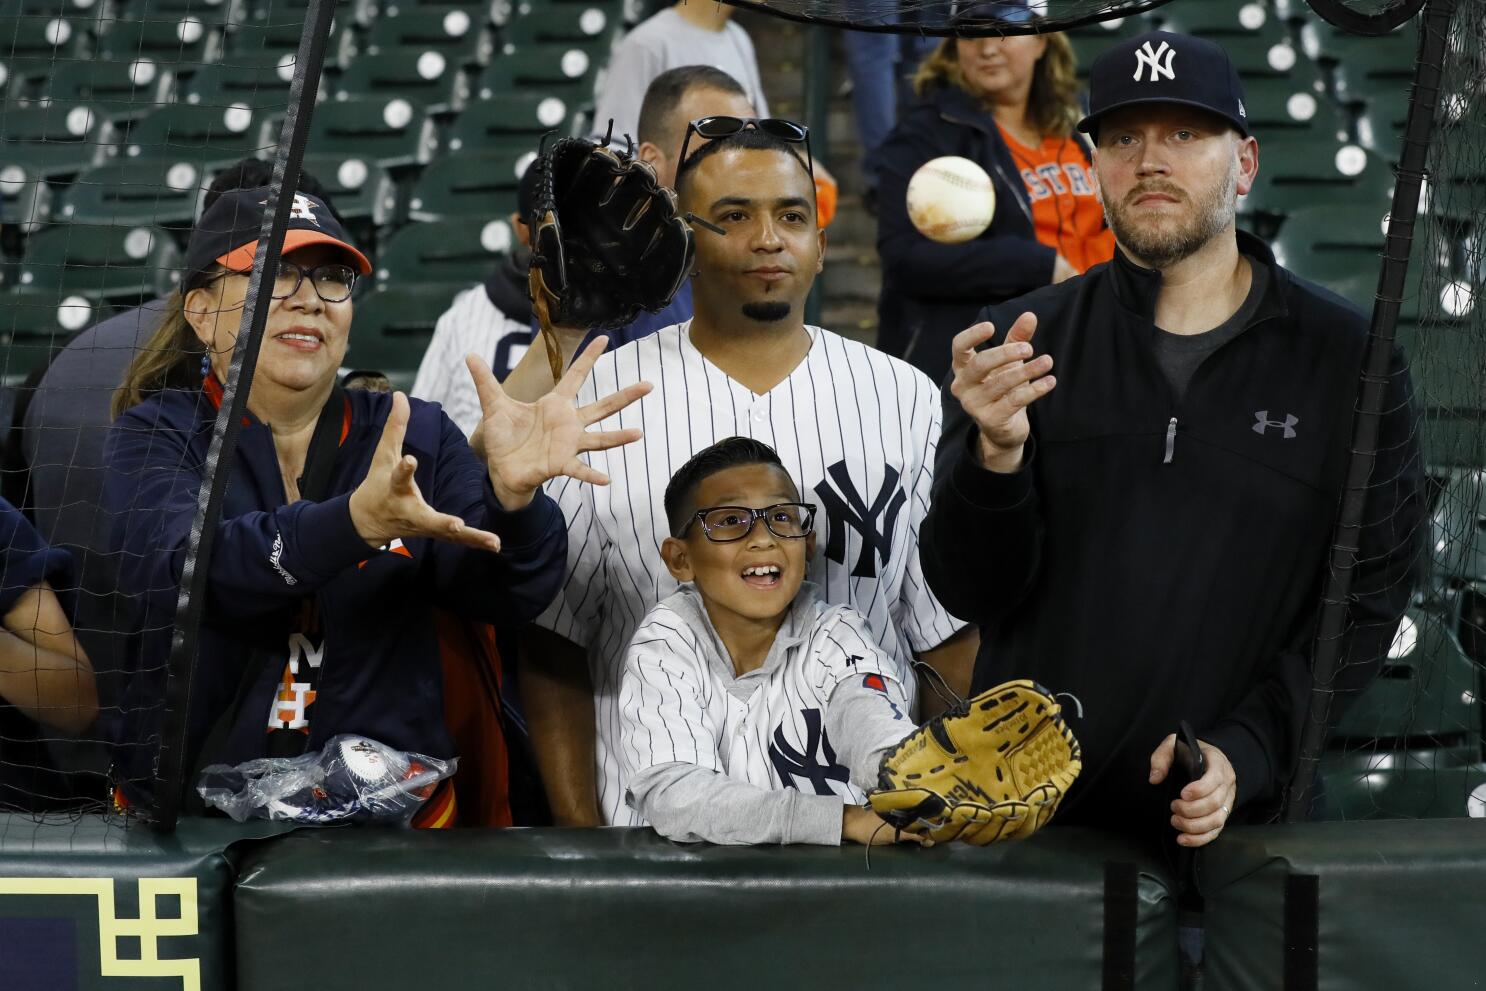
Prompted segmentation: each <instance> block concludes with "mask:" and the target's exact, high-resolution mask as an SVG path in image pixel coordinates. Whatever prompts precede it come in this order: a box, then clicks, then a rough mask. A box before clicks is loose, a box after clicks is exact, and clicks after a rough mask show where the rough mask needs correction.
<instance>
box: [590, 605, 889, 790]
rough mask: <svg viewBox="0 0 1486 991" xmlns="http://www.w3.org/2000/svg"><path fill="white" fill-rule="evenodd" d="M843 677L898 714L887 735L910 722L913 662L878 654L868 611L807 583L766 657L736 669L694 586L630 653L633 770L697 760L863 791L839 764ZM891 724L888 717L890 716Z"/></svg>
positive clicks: (801, 784)
mask: <svg viewBox="0 0 1486 991" xmlns="http://www.w3.org/2000/svg"><path fill="white" fill-rule="evenodd" d="M847 678H858V679H868V684H869V685H870V686H871V687H873V688H875V689H877V690H878V691H880V692H882V693H883V695H884V696H885V697H886V699H887V701H888V704H889V705H890V706H891V707H892V710H893V712H894V713H895V714H897V715H899V716H900V717H901V719H902V729H901V732H899V733H896V734H895V735H894V736H893V737H892V738H891V739H888V740H884V741H883V744H884V745H887V744H891V743H895V742H897V740H899V739H901V738H902V737H904V736H906V735H907V734H908V733H910V732H912V730H913V729H914V724H913V722H912V721H911V720H910V719H909V715H908V713H909V702H908V695H907V692H906V691H905V685H906V684H909V683H911V682H912V678H913V676H912V673H911V670H910V669H908V668H907V666H906V665H904V664H902V663H900V662H898V661H896V660H893V659H892V658H890V657H888V656H887V655H886V654H884V653H883V652H882V649H881V648H880V647H878V646H877V643H876V641H874V640H873V639H872V635H871V634H870V633H869V632H867V626H866V623H865V622H864V621H863V620H862V617H861V615H860V614H858V613H857V612H856V610H854V609H852V608H851V607H850V606H831V605H826V604H825V603H824V602H822V601H820V599H819V598H818V596H817V595H816V594H815V591H814V590H813V589H811V588H809V587H807V588H806V589H804V590H802V591H801V593H800V595H799V596H797V597H796V599H795V602H794V605H793V606H791V608H790V614H789V617H788V618H787V619H786V621H785V623H784V625H783V626H781V627H780V629H779V634H778V636H777V637H776V638H775V640H774V646H773V648H772V649H771V650H770V651H769V656H768V657H767V658H765V660H764V663H763V665H762V666H760V667H759V668H757V669H756V670H753V671H749V672H748V673H747V674H744V675H743V676H741V677H739V676H738V675H737V674H736V673H735V668H734V667H733V662H732V660H731V659H730V658H729V657H728V654H727V649H726V647H724V646H723V643H722V640H721V639H720V638H719V637H718V635H717V631H716V630H715V629H714V628H713V626H712V624H711V623H710V622H708V621H707V617H706V610H705V607H704V606H703V605H702V598H701V595H700V594H698V592H697V591H696V588H695V587H694V586H692V585H689V584H688V585H683V586H681V590H680V591H679V592H677V593H675V594H674V595H672V596H670V597H668V598H667V599H665V601H663V602H661V603H660V604H659V605H657V606H656V607H655V608H654V609H652V610H651V611H650V613H649V615H647V616H646V617H645V622H644V623H643V624H642V625H641V626H640V628H639V630H637V631H636V632H635V638H634V640H633V641H632V642H631V643H630V647H629V651H628V653H627V655H626V657H625V662H624V675H623V679H622V681H621V684H620V690H619V713H620V716H619V718H620V725H621V727H622V749H621V757H622V760H623V764H624V769H625V774H626V777H628V776H630V775H635V774H638V773H640V772H641V771H644V770H645V769H646V768H650V767H656V766H659V765H662V764H673V763H683V764H694V765H696V766H697V767H703V768H706V769H707V770H709V771H717V772H718V773H720V774H725V775H727V776H728V777H730V778H735V779H737V780H739V781H746V782H748V783H749V784H751V785H753V786H755V787H757V788H763V789H766V790H771V791H772V790H777V789H780V788H796V789H799V790H800V791H802V792H805V793H806V794H813V795H833V794H834V795H840V796H841V797H842V798H843V799H845V800H846V801H847V802H848V803H850V804H853V805H861V804H863V803H865V802H866V800H867V797H866V795H865V794H863V793H862V790H861V789H860V788H858V787H857V786H856V785H855V784H853V783H852V782H851V780H850V773H849V771H848V769H847V768H846V767H844V766H842V765H841V764H839V763H837V760H836V753H835V751H834V749H833V748H832V747H831V742H830V740H829V739H828V738H827V735H826V731H825V709H826V703H827V702H828V701H829V700H830V698H831V692H832V691H834V690H835V688H836V686H837V685H839V684H841V682H842V681H843V680H845V679H847ZM889 725H891V724H889Z"/></svg>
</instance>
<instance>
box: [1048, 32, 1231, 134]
mask: <svg viewBox="0 0 1486 991" xmlns="http://www.w3.org/2000/svg"><path fill="white" fill-rule="evenodd" d="M1137 103H1179V104H1182V105H1184V106H1188V107H1201V108H1202V109H1203V110H1208V111H1211V112H1212V113H1215V114H1217V115H1218V116H1219V117H1222V118H1223V119H1224V120H1226V121H1228V122H1229V123H1230V124H1232V125H1233V126H1234V127H1236V128H1238V131H1239V133H1240V134H1242V135H1243V136H1244V137H1248V136H1249V121H1248V114H1247V113H1245V111H1244V105H1243V84H1242V83H1241V82H1239V79H1238V70H1236V69H1235V68H1233V62H1232V61H1231V60H1230V59H1229V58H1228V53H1227V52H1225V51H1224V50H1223V47H1222V46H1221V45H1218V44H1215V43H1213V42H1211V41H1206V40H1204V39H1202V38H1194V37H1192V36H1191V35H1186V34H1172V33H1171V32H1169V31H1149V32H1147V33H1145V34H1143V35H1140V36H1139V37H1136V38H1131V39H1130V40H1129V41H1122V42H1120V43H1119V44H1118V45H1115V46H1114V47H1112V48H1109V49H1107V50H1106V51H1104V52H1103V53H1102V54H1100V56H1099V57H1098V58H1096V59H1095V60H1094V65H1093V67H1092V68H1091V69H1090V71H1089V115H1088V116H1087V117H1085V118H1084V119H1083V120H1081V121H1079V122H1078V129H1079V130H1080V131H1083V132H1084V133H1085V134H1096V133H1097V130H1098V127H1099V117H1100V116H1101V115H1103V114H1107V113H1109V112H1110V111H1111V110H1115V109H1118V108H1119V107H1128V106H1131V105H1133V104H1137Z"/></svg>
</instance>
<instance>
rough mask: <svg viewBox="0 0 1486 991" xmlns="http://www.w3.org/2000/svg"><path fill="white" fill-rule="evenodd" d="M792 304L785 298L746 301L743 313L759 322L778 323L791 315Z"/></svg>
mask: <svg viewBox="0 0 1486 991" xmlns="http://www.w3.org/2000/svg"><path fill="white" fill-rule="evenodd" d="M789 311H790V304H789V303H786V302H784V301H783V300H774V299H771V300H766V301H765V302H762V303H744V304H743V315H744V316H745V317H747V318H748V319H750V320H757V321H758V322H759V323H778V322H779V321H781V320H783V319H785V318H786V317H788V316H789Z"/></svg>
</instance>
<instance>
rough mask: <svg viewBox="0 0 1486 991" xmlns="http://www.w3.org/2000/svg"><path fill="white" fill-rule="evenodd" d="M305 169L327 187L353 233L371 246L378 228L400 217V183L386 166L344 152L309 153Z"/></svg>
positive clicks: (364, 243)
mask: <svg viewBox="0 0 1486 991" xmlns="http://www.w3.org/2000/svg"><path fill="white" fill-rule="evenodd" d="M303 169H304V171H305V172H307V173H309V174H310V175H312V176H314V177H315V178H316V179H317V180H319V182H320V185H322V186H324V187H325V191H326V193H328V194H329V196H330V200H331V202H332V203H334V204H335V210H336V212H337V213H339V214H340V215H341V218H342V219H344V220H345V221H346V224H347V226H348V227H349V228H350V229H351V232H352V235H353V236H354V237H356V239H357V241H358V242H359V243H360V244H362V245H369V244H371V242H372V239H373V235H374V233H375V231H376V230H377V229H378V228H382V227H387V226H390V225H391V224H392V223H393V222H394V221H395V220H396V219H397V183H396V182H394V181H393V179H392V175H391V173H390V172H388V171H387V169H386V168H384V167H383V166H381V165H379V164H377V163H376V162H373V161H368V160H366V159H362V158H354V157H353V158H347V157H346V156H344V155H306V156H305V157H304V165H303Z"/></svg>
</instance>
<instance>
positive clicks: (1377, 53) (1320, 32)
mask: <svg viewBox="0 0 1486 991" xmlns="http://www.w3.org/2000/svg"><path fill="white" fill-rule="evenodd" d="M1300 37H1301V44H1302V47H1304V48H1305V50H1306V52H1307V54H1309V55H1310V56H1311V58H1312V59H1313V60H1314V61H1316V62H1317V63H1319V64H1320V65H1321V66H1322V68H1324V69H1326V70H1327V71H1328V72H1330V73H1331V79H1332V86H1333V92H1335V93H1336V95H1337V96H1338V97H1339V98H1341V99H1345V100H1355V99H1365V98H1367V97H1368V96H1369V95H1370V94H1371V93H1372V92H1373V91H1374V90H1375V89H1376V87H1377V85H1378V84H1379V83H1380V82H1384V81H1391V82H1392V83H1395V84H1397V83H1402V85H1403V86H1404V88H1407V87H1408V84H1409V82H1410V81H1411V80H1412V79H1413V78H1414V59H1415V57H1416V55H1417V53H1418V44H1419V40H1418V33H1417V31H1416V30H1415V29H1414V28H1413V27H1412V26H1408V25H1406V26H1404V27H1402V28H1400V29H1398V30H1396V31H1394V32H1392V33H1391V34H1386V35H1382V36H1377V37H1374V36H1370V35H1358V34H1351V33H1349V32H1346V31H1342V30H1340V29H1338V28H1334V27H1332V26H1330V25H1328V24H1311V25H1308V26H1307V27H1306V28H1305V29H1304V30H1302V32H1301V36H1300Z"/></svg>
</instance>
